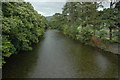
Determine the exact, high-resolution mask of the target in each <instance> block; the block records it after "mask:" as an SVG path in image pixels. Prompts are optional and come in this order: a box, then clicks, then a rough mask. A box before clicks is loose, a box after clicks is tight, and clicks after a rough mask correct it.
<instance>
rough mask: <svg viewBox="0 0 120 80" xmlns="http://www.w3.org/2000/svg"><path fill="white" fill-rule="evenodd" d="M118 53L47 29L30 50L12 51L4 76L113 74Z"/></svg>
mask: <svg viewBox="0 0 120 80" xmlns="http://www.w3.org/2000/svg"><path fill="white" fill-rule="evenodd" d="M116 77H118V56H117V55H114V54H111V53H105V52H102V51H98V50H96V49H94V48H93V47H90V46H85V45H83V44H81V43H80V42H79V41H75V40H72V39H71V38H68V37H66V36H64V35H63V34H62V33H61V32H59V31H57V30H47V31H46V33H45V35H44V39H42V40H41V41H40V43H38V44H37V45H34V46H33V50H32V51H29V52H20V53H19V54H17V55H12V56H11V57H10V58H9V59H8V61H7V63H6V64H5V65H4V66H3V78H116Z"/></svg>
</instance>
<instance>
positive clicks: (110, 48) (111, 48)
mask: <svg viewBox="0 0 120 80" xmlns="http://www.w3.org/2000/svg"><path fill="white" fill-rule="evenodd" d="M61 32H62V33H63V34H64V35H65V36H68V37H70V38H72V39H74V40H78V39H77V38H75V37H72V36H70V35H67V34H65V33H64V32H63V31H61ZM99 40H100V39H99ZM78 41H80V40H78ZM100 41H101V42H100V44H102V45H95V44H93V43H92V44H87V45H89V46H91V47H94V48H96V49H98V50H102V51H104V52H108V53H113V54H120V51H119V49H120V43H115V42H109V41H102V40H100ZM80 42H81V43H82V44H84V45H86V44H85V42H84V41H80ZM89 42H90V43H91V42H92V41H89ZM101 46H102V47H101Z"/></svg>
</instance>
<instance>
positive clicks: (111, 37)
mask: <svg viewBox="0 0 120 80" xmlns="http://www.w3.org/2000/svg"><path fill="white" fill-rule="evenodd" d="M109 30H110V34H109V35H110V40H112V28H109Z"/></svg>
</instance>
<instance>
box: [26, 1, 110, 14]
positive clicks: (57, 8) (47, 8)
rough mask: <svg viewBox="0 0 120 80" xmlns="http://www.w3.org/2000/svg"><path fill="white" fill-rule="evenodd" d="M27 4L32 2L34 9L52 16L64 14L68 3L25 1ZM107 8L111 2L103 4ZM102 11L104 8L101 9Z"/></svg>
mask: <svg viewBox="0 0 120 80" xmlns="http://www.w3.org/2000/svg"><path fill="white" fill-rule="evenodd" d="M25 1H26V2H30V3H31V4H32V6H33V7H34V9H35V10H36V11H37V12H38V13H39V14H42V15H43V16H52V15H54V14H55V13H62V8H63V7H64V5H65V3H66V1H65V0H60V1H59V0H57V2H56V1H55V0H52V2H50V0H35V1H34V0H25ZM103 5H104V7H105V8H108V7H109V2H104V3H103ZM99 10H102V8H99Z"/></svg>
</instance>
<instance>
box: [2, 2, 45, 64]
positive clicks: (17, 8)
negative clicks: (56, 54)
mask: <svg viewBox="0 0 120 80" xmlns="http://www.w3.org/2000/svg"><path fill="white" fill-rule="evenodd" d="M2 13H3V23H2V51H3V52H2V53H3V55H2V58H3V63H5V61H4V58H5V57H9V56H10V55H12V54H16V53H18V52H19V51H20V50H24V51H28V50H32V47H30V45H31V44H32V43H38V42H39V39H40V38H41V36H42V35H43V34H44V27H45V25H46V18H45V17H43V16H41V15H40V14H38V13H37V11H35V10H34V8H33V7H32V5H31V4H30V3H26V2H19V3H17V2H3V3H2Z"/></svg>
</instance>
